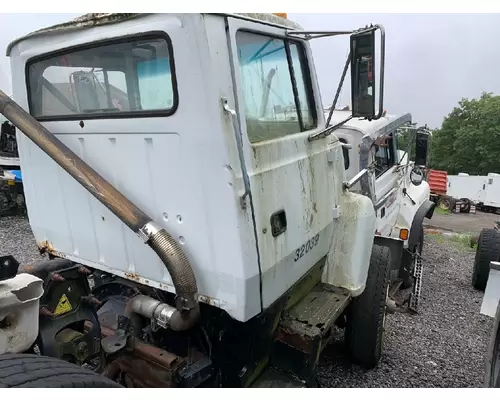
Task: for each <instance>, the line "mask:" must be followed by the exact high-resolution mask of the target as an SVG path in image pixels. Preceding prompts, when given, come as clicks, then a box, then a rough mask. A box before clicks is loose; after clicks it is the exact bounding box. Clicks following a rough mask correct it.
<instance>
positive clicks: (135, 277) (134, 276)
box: [125, 272, 141, 282]
mask: <svg viewBox="0 0 500 400" xmlns="http://www.w3.org/2000/svg"><path fill="white" fill-rule="evenodd" d="M125 278H127V279H130V280H133V281H136V282H140V281H141V277H140V276H139V275H137V274H134V273H132V272H125Z"/></svg>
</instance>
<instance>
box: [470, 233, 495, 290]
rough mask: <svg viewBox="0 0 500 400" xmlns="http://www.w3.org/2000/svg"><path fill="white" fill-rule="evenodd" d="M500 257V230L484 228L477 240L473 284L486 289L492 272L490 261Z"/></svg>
mask: <svg viewBox="0 0 500 400" xmlns="http://www.w3.org/2000/svg"><path fill="white" fill-rule="evenodd" d="M499 259H500V232H498V231H496V230H495V229H483V230H481V233H480V234H479V239H478V241H477V249H476V258H475V259H474V268H473V270H472V286H473V287H474V289H477V290H481V291H484V290H485V289H486V283H487V282H488V275H489V274H490V262H491V261H498V260H499Z"/></svg>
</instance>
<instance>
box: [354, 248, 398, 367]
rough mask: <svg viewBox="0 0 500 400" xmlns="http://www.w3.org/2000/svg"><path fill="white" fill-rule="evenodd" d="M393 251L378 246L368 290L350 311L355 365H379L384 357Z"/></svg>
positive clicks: (368, 279)
mask: <svg viewBox="0 0 500 400" xmlns="http://www.w3.org/2000/svg"><path fill="white" fill-rule="evenodd" d="M390 265H391V254H390V251H389V249H388V248H387V247H383V246H379V245H374V246H373V249H372V255H371V259H370V267H369V269H368V278H367V280H366V288H365V290H364V292H363V293H362V294H361V295H360V296H359V297H356V298H355V299H353V301H352V303H351V304H350V306H349V310H348V313H347V325H346V329H345V336H346V337H345V339H346V343H347V347H348V349H349V353H350V355H351V357H352V360H353V362H354V363H355V364H358V365H361V366H362V367H365V368H373V367H375V366H376V365H377V364H378V362H379V360H380V357H381V356H382V348H383V342H384V322H385V313H386V302H387V293H388V289H389V269H390Z"/></svg>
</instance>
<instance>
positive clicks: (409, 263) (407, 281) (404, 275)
mask: <svg viewBox="0 0 500 400" xmlns="http://www.w3.org/2000/svg"><path fill="white" fill-rule="evenodd" d="M423 248H424V227H423V226H421V227H420V233H419V238H418V241H417V242H416V243H415V246H413V249H412V250H411V251H412V252H411V253H410V252H409V251H406V250H403V251H404V253H403V255H404V256H403V262H402V266H401V273H400V275H399V277H400V278H401V280H402V281H403V282H402V283H401V287H402V288H403V289H408V288H409V287H411V286H412V285H413V282H414V279H413V271H414V269H415V263H416V260H417V257H422V250H423ZM415 253H416V256H413V254H415Z"/></svg>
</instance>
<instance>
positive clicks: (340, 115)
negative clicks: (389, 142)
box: [325, 110, 411, 138]
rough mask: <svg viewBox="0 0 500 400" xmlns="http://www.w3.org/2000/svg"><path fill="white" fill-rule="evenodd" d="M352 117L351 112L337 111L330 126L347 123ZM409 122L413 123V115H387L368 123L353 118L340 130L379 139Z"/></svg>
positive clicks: (326, 113)
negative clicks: (348, 130)
mask: <svg viewBox="0 0 500 400" xmlns="http://www.w3.org/2000/svg"><path fill="white" fill-rule="evenodd" d="M328 113H329V111H328V110H327V111H326V112H325V118H326V117H327V116H328ZM350 116H351V112H350V111H344V110H338V111H337V110H335V111H334V113H333V115H332V120H331V121H330V125H331V126H333V125H336V124H338V123H340V122H342V121H345V120H346V119H347V118H348V117H350ZM408 122H411V114H403V115H390V114H385V115H384V116H383V117H381V118H379V119H377V120H374V121H368V120H366V119H363V118H353V119H351V120H349V121H347V122H346V123H345V124H343V125H342V126H341V127H340V128H339V129H350V130H355V131H358V132H360V133H361V134H362V135H363V136H364V135H369V136H371V137H372V138H377V137H379V136H383V135H386V134H388V133H390V132H392V131H394V130H395V129H396V128H399V127H400V126H402V125H403V124H406V123H408Z"/></svg>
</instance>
